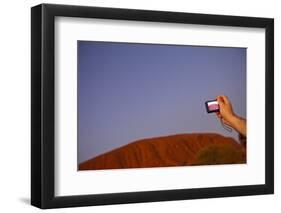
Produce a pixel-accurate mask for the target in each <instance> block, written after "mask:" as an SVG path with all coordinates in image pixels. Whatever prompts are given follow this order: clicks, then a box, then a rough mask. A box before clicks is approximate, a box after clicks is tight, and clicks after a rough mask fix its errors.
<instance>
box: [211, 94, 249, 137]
mask: <svg viewBox="0 0 281 213" xmlns="http://www.w3.org/2000/svg"><path fill="white" fill-rule="evenodd" d="M217 101H218V103H219V106H220V111H219V112H217V113H216V114H217V117H218V118H219V119H222V121H223V123H225V124H227V125H229V126H231V127H232V128H233V129H235V130H236V131H237V132H239V133H240V134H242V135H244V136H245V137H246V136H247V128H246V126H247V125H246V119H244V118H242V117H239V116H237V115H236V114H235V113H234V112H233V109H232V105H231V102H230V101H229V99H228V97H227V96H224V95H220V96H217Z"/></svg>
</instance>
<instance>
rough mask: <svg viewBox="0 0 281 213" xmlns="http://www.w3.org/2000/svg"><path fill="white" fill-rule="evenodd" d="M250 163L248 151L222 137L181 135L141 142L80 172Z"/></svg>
mask: <svg viewBox="0 0 281 213" xmlns="http://www.w3.org/2000/svg"><path fill="white" fill-rule="evenodd" d="M234 163H246V150H245V148H244V147H243V146H242V145H240V144H239V143H238V142H236V141H235V140H234V139H233V138H230V137H224V136H221V135H219V134H213V133H204V134H178V135H171V136H163V137H157V138H148V139H143V140H138V141H135V142H132V143H130V144H127V145H125V146H122V147H119V148H117V149H114V150H112V151H110V152H107V153H104V154H101V155H99V156H97V157H94V158H92V159H90V160H87V161H85V162H83V163H81V164H79V170H97V169H122V168H147V167H169V166H191V165H213V164H234Z"/></svg>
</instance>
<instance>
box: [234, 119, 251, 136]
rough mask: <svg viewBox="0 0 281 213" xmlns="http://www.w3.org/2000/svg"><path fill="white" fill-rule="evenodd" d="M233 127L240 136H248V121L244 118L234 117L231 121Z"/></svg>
mask: <svg viewBox="0 0 281 213" xmlns="http://www.w3.org/2000/svg"><path fill="white" fill-rule="evenodd" d="M230 123H231V126H232V127H233V128H234V129H235V130H236V131H237V132H239V133H240V134H242V135H244V136H245V137H246V136H247V125H246V120H245V119H244V118H241V117H239V116H236V115H234V116H233V117H232V118H231V119H230Z"/></svg>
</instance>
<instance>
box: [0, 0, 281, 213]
mask: <svg viewBox="0 0 281 213" xmlns="http://www.w3.org/2000/svg"><path fill="white" fill-rule="evenodd" d="M43 2H44V3H57V4H76V5H77V4H80V5H89V6H105V7H124V8H134V9H150V10H170V11H180V12H195V13H210V14H226V15H242V16H260V17H272V18H275V133H276V134H275V180H276V181H275V195H265V196H248V197H235V198H218V199H200V200H185V201H169V202H156V203H143V204H125V205H124V204H123V205H110V206H98V207H83V208H68V209H56V210H50V211H51V212H75V211H79V212H92V211H96V212H124V213H125V212H133V211H134V212H147V211H151V210H152V209H153V211H155V212H171V211H176V212H217V213H218V212H227V213H232V212H235V213H237V212H254V211H258V212H278V209H281V168H280V162H281V150H280V148H281V145H280V144H279V143H280V141H281V131H280V130H279V129H280V128H281V116H280V113H281V110H280V109H281V92H280V91H281V86H280V85H281V74H280V72H279V70H280V68H281V67H280V62H279V60H278V58H279V57H280V55H281V52H280V51H281V46H280V39H279V38H280V37H281V23H280V22H281V13H280V8H281V7H280V5H279V4H280V3H279V2H280V1H278V0H276V1H274V0H267V1H258V0H256V1H250V0H248V1H247V0H232V1H225V0H212V1H208V0H206V1H203V0H196V1H192V2H191V1H187V0H167V1H164V0H154V1H152V0H149V1H145V0H135V1H132V0H119V1H114V0H107V1H102V0H98V1H94V0H79V1H78V0H76V1H75V0H68V1H66V0H57V1H55V0H53V1H49V0H45V1H43ZM40 3H42V2H41V1H37V0H29V1H20V0H18V1H16V0H11V1H3V2H1V13H0V15H1V18H0V23H1V25H0V26H1V33H0V38H1V39H0V97H1V104H0V125H1V126H0V144H1V148H0V169H1V175H0V203H1V205H0V211H1V212H39V211H40V210H39V209H37V208H35V207H32V206H30V205H29V202H30V198H29V197H30V7H31V6H34V5H37V4H40Z"/></svg>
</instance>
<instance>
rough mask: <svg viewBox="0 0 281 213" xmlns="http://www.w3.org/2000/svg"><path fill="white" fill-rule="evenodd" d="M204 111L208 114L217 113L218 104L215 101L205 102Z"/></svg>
mask: <svg viewBox="0 0 281 213" xmlns="http://www.w3.org/2000/svg"><path fill="white" fill-rule="evenodd" d="M205 104H206V109H207V112H208V113H211V112H218V111H219V110H220V107H219V103H218V102H217V100H212V101H206V103H205Z"/></svg>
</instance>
